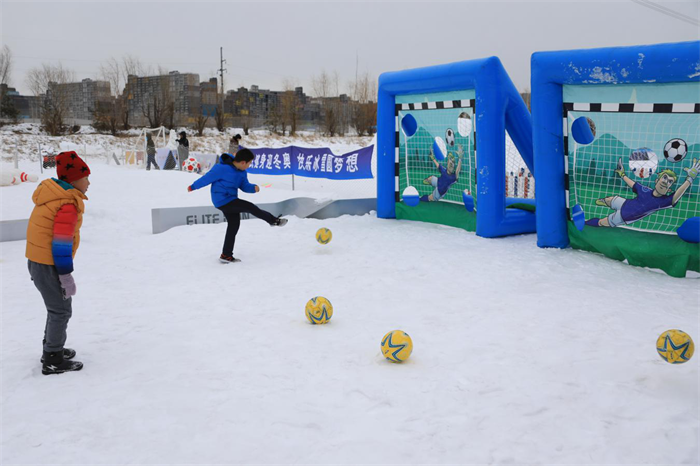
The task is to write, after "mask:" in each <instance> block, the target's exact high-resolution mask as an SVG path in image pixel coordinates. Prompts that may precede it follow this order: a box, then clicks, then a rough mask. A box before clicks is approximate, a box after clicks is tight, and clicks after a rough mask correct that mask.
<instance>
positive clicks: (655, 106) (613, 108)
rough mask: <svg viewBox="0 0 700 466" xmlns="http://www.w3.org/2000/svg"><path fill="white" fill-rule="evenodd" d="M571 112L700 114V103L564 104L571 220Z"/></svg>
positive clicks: (567, 190) (569, 216) (566, 170)
mask: <svg viewBox="0 0 700 466" xmlns="http://www.w3.org/2000/svg"><path fill="white" fill-rule="evenodd" d="M569 112H591V113H700V103H675V104H663V103H643V104H639V103H637V104H631V103H607V102H606V103H585V102H564V105H563V115H562V117H563V127H564V133H563V134H564V189H565V190H566V214H567V216H568V218H569V220H571V211H570V206H569V134H568V133H569V122H568V118H569Z"/></svg>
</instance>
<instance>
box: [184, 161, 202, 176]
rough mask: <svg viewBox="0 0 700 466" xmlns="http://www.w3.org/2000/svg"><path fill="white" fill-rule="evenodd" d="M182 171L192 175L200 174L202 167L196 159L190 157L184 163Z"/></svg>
mask: <svg viewBox="0 0 700 466" xmlns="http://www.w3.org/2000/svg"><path fill="white" fill-rule="evenodd" d="M182 169H183V170H184V171H186V172H190V173H199V172H200V171H202V165H201V164H200V163H199V161H197V159H195V158H194V157H190V158H188V159H187V160H185V161H184V162H182Z"/></svg>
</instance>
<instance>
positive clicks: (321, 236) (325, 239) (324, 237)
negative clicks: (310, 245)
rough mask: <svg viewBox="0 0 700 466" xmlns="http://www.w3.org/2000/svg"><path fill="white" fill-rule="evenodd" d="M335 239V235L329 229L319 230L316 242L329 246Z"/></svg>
mask: <svg viewBox="0 0 700 466" xmlns="http://www.w3.org/2000/svg"><path fill="white" fill-rule="evenodd" d="M332 238H333V233H331V231H330V230H329V229H328V228H319V229H318V231H317V232H316V241H318V242H319V243H321V244H328V243H330V242H331V239H332Z"/></svg>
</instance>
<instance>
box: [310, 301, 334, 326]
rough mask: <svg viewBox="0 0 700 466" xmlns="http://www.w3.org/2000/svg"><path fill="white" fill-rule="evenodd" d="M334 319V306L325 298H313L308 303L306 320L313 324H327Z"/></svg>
mask: <svg viewBox="0 0 700 466" xmlns="http://www.w3.org/2000/svg"><path fill="white" fill-rule="evenodd" d="M331 317H333V305H332V304H331V302H330V301H328V299H326V298H324V297H323V296H316V297H315V298H311V299H310V300H309V302H308V303H306V318H307V319H309V322H311V323H312V324H325V323H327V322H328V321H329V320H331Z"/></svg>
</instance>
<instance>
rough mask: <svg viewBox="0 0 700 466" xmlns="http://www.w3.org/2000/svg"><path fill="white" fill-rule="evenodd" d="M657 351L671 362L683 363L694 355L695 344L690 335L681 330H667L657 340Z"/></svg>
mask: <svg viewBox="0 0 700 466" xmlns="http://www.w3.org/2000/svg"><path fill="white" fill-rule="evenodd" d="M656 351H657V352H658V353H659V356H661V359H663V360H664V361H666V362H667V363H669V364H683V363H684V362H688V361H690V358H692V357H693V353H694V352H695V344H694V343H693V339H692V338H690V335H688V334H687V333H685V332H683V331H681V330H676V329H672V330H666V331H665V332H664V333H662V334H661V335H660V336H659V339H658V340H656Z"/></svg>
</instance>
